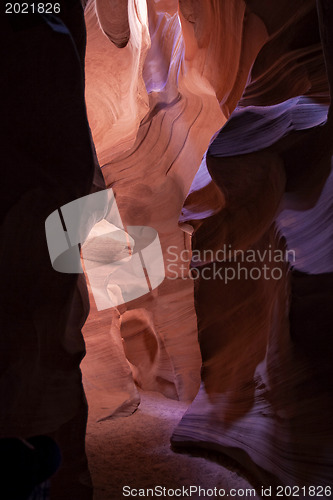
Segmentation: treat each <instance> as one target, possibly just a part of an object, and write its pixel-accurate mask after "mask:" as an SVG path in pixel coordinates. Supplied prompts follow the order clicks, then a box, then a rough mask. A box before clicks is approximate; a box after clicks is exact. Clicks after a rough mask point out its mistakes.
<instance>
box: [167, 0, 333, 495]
mask: <svg viewBox="0 0 333 500" xmlns="http://www.w3.org/2000/svg"><path fill="white" fill-rule="evenodd" d="M319 13H320V16H319V19H320V28H321V33H322V40H323V49H324V54H325V56H326V64H327V74H328V76H329V77H330V76H331V68H332V62H333V60H332V37H331V35H328V29H329V28H328V26H329V25H330V22H332V19H333V9H332V6H331V5H329V4H328V3H325V2H319ZM317 31H318V32H319V30H318V29H317ZM270 43H271V42H269V43H268V44H267V47H264V49H263V50H262V52H261V54H260V55H259V57H258V59H257V61H256V63H255V65H254V68H253V73H252V75H254V74H255V71H256V65H257V63H258V61H260V58H261V57H263V54H264V53H265V50H268V49H269V44H270ZM321 58H322V56H321ZM258 64H259V63H258ZM320 64H321V66H322V61H321V63H320ZM277 66H278V65H277ZM257 67H258V65H257ZM302 70H305V71H306V65H305V67H302ZM268 71H269V70H267V74H268ZM287 74H288V72H287ZM310 74H311V72H309V73H308V75H310ZM291 75H292V74H290V75H288V78H291ZM267 81H268V80H267ZM319 81H320V82H321V84H320V85H323V84H324V83H326V85H325V87H324V89H323V88H322V90H325V95H324V96H322V98H321V99H318V97H317V96H315V95H314V96H313V97H312V98H301V99H299V98H297V99H291V100H288V101H286V102H284V103H281V104H277V105H274V104H275V103H276V100H275V99H276V97H275V95H274V87H270V88H271V89H272V91H273V93H272V100H271V101H269V102H267V101H263V100H262V99H263V96H265V99H267V97H268V95H269V94H268V90H267V91H266V92H264V93H262V94H261V95H259V94H258V96H257V99H258V100H257V102H256V104H263V103H265V104H266V105H267V104H273V106H269V107H265V108H262V107H257V106H250V107H248V108H244V107H239V108H238V109H237V110H236V111H235V113H234V114H233V115H232V116H231V119H230V121H229V122H228V124H227V125H226V126H225V127H224V128H223V129H222V130H221V132H220V133H219V135H218V136H217V137H216V139H215V140H214V142H213V143H212V144H211V146H210V148H209V150H208V154H207V160H206V161H207V166H208V171H209V173H210V174H211V176H212V178H213V180H214V181H215V183H216V184H217V185H218V186H219V188H220V189H221V191H222V192H223V193H224V195H225V198H226V205H225V208H224V209H223V210H221V211H220V212H219V213H218V214H216V215H214V216H211V217H210V218H208V219H206V220H204V221H203V222H202V223H201V225H200V226H199V227H198V229H197V231H196V233H195V235H194V238H193V247H194V249H196V250H198V251H200V252H201V253H203V252H204V251H205V250H207V249H209V248H213V250H214V252H215V253H214V262H212V263H210V264H207V265H206V267H207V269H208V271H210V272H211V274H212V272H213V271H214V272H215V273H216V271H217V270H221V271H222V273H221V276H222V278H220V276H218V279H215V280H210V281H209V280H207V279H205V276H207V270H206V272H205V273H204V270H205V268H206V267H205V266H202V267H201V276H200V279H199V280H198V282H197V287H196V289H195V304H196V312H197V317H198V329H199V340H200V348H201V352H202V357H203V369H202V385H201V389H200V391H199V394H198V395H197V397H196V399H195V401H194V402H193V404H192V405H191V407H190V408H189V410H188V412H187V413H186V414H185V416H184V417H183V419H182V421H181V423H180V424H179V426H178V427H177V429H176V430H175V432H174V434H173V436H172V443H173V445H174V446H175V447H176V448H179V447H180V448H182V447H185V448H186V449H187V448H189V447H203V448H208V449H213V450H219V451H221V452H223V453H226V454H228V455H230V456H232V457H233V458H236V459H237V460H238V461H239V462H240V463H242V464H243V465H244V466H245V467H246V468H247V469H248V470H250V471H251V472H252V473H253V474H254V477H255V478H256V479H257V481H258V483H259V484H260V483H261V484H262V485H265V486H274V491H275V492H277V488H276V487H277V486H278V485H282V486H285V485H288V486H294V487H295V488H296V490H294V491H298V493H299V495H300V496H301V497H306V498H310V497H311V496H312V495H313V494H314V490H311V489H310V486H312V485H316V486H317V487H319V489H316V492H317V493H315V494H318V495H319V494H320V493H321V492H322V490H321V487H323V488H325V487H326V486H327V487H332V485H333V479H332V474H331V470H332V465H333V432H332V430H331V419H332V411H333V404H332V401H333V399H332V395H333V394H332V391H333V386H332V363H331V360H332V354H333V351H332V349H333V344H332V339H331V337H332V336H331V332H332V319H333V316H332V312H331V303H332V284H333V282H332V280H333V274H332V245H333V239H332V228H331V206H332V194H331V190H330V185H331V182H332V177H331V175H330V172H331V156H332V132H333V129H332V122H331V112H330V109H328V107H327V106H325V104H324V103H325V102H329V100H328V85H327V78H326V77H325V74H324V73H322V74H320V78H318V75H317V76H316V77H315V81H314V83H313V84H312V83H311V81H310V83H311V85H310V86H309V89H312V91H313V93H314V94H316V93H317V91H318V90H319V88H316V86H317V83H318V82H319ZM298 83H299V81H298ZM254 86H255V84H253V85H252V84H250V85H249V87H248V88H247V90H246V91H245V94H244V98H243V99H242V101H241V104H242V106H245V105H246V104H247V102H246V101H247V97H248V96H250V95H251V92H250V90H252V89H253V88H254ZM251 87H252V89H251ZM258 88H259V86H258ZM282 91H283V86H282ZM310 91H311V90H310ZM293 92H294V89H293V87H292V80H291V85H290V93H289V94H287V95H284V94H283V92H282V96H281V98H280V99H279V100H281V101H282V100H283V98H284V97H291V96H292V95H293ZM302 93H306V92H302ZM252 96H253V98H254V94H252ZM250 102H252V103H253V101H251V99H250ZM327 111H328V118H327ZM188 215H189V214H187V216H188ZM197 219H198V218H197V217H196V221H195V222H196V224H197ZM187 221H188V222H191V221H190V220H188V219H187ZM224 247H226V248H227V249H228V250H229V249H231V251H229V253H227V254H226V258H225V260H224V261H223V262H219V259H218V250H219V249H221V248H224ZM236 249H242V250H243V254H240V255H238V256H236V257H235V254H234V253H233V252H234V250H236ZM279 252H282V253H284V254H285V257H284V258H283V259H281V261H280V257H279V256H281V253H279ZM253 255H254V256H255V258H253ZM250 256H251V259H250V258H249V257H250ZM243 259H245V262H244V261H243ZM288 261H289V262H288ZM263 264H264V265H263ZM265 265H266V266H267V268H266V269H264V266H265ZM227 270H228V271H227ZM231 271H234V272H231ZM258 271H261V272H258ZM223 273H224V274H223ZM208 275H209V273H208ZM266 275H267V276H269V279H267V278H266ZM228 276H229V278H230V276H231V277H232V278H231V280H230V281H229V282H228V283H227V277H228ZM235 276H236V278H235V279H234V277H235ZM223 278H224V279H223Z"/></svg>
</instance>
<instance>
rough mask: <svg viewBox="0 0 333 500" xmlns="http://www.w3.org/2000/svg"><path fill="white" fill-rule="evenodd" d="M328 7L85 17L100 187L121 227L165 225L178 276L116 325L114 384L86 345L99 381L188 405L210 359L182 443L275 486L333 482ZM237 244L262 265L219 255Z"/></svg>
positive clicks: (132, 8)
mask: <svg viewBox="0 0 333 500" xmlns="http://www.w3.org/2000/svg"><path fill="white" fill-rule="evenodd" d="M318 5H319V12H320V16H319V19H320V22H318V17H317V10H316V3H315V1H314V0H306V1H304V0H297V1H295V2H293V4H292V5H290V2H287V0H285V1H282V2H279V4H277V3H276V2H273V1H269V2H267V1H266V0H265V1H264V0H248V1H243V0H233V1H228V2H221V1H219V0H207V1H205V2H202V1H199V0H182V1H179V2H177V1H176V0H149V1H147V2H144V1H139V0H129V1H128V3H127V11H126V9H125V6H124V3H120V2H113V1H111V2H103V1H101V2H98V0H96V2H95V1H94V0H91V1H90V2H88V4H87V7H86V11H85V12H86V23H87V34H88V44H87V58H86V87H87V89H86V99H87V106H88V117H89V121H90V125H91V128H92V134H93V138H94V143H95V146H96V151H97V156H98V159H99V162H100V164H101V167H102V172H103V176H104V179H105V182H106V185H107V186H108V187H112V188H113V190H114V192H115V195H116V200H117V204H118V207H119V210H120V213H121V217H122V220H123V222H124V224H125V226H126V225H144V226H147V225H148V226H152V227H153V228H154V229H156V230H157V231H158V234H159V237H160V240H161V245H162V249H163V252H164V258H165V270H166V279H165V280H164V282H163V284H162V285H160V287H158V288H157V289H156V290H155V291H153V292H152V293H150V294H148V295H146V296H144V297H142V298H140V299H136V300H135V301H132V302H131V303H128V304H126V306H122V307H119V308H118V311H113V313H112V314H113V322H111V314H110V316H108V315H107V312H105V313H103V318H105V320H106V323H107V318H108V317H109V318H110V327H108V326H107V325H106V324H105V325H104V326H103V328H102V329H101V330H100V332H101V333H102V336H104V339H103V340H101V342H102V345H104V346H105V351H104V352H103V367H100V375H99V373H98V370H99V368H98V357H99V354H98V351H99V350H100V349H101V345H97V344H98V343H97V342H95V341H94V340H93V336H91V338H88V337H89V335H87V360H88V357H89V356H91V359H95V361H94V362H93V365H92V366H94V373H92V372H91V373H90V375H89V373H87V374H88V375H89V377H90V382H89V377H88V380H87V383H88V384H89V383H92V384H93V383H94V381H93V380H92V379H91V377H92V378H94V377H95V379H96V377H97V378H99V379H100V380H102V382H101V384H102V386H103V387H102V389H101V390H103V391H104V392H105V400H106V399H107V397H108V395H109V397H110V398H112V380H113V378H114V380H115V381H116V382H115V385H116V387H117V389H119V393H121V391H122V388H124V387H126V390H125V391H124V392H125V393H126V394H125V395H124V396H123V402H125V401H126V398H128V394H132V396H131V397H132V398H133V399H132V401H135V398H136V397H137V396H136V392H135V387H134V382H136V383H137V384H138V385H139V386H140V387H142V388H143V389H150V390H158V391H161V392H163V393H164V394H165V395H167V396H169V397H172V398H179V399H183V400H191V399H193V397H194V396H195V394H196V393H197V390H198V386H199V382H200V380H199V379H200V366H201V357H202V361H203V367H202V384H201V388H200V391H199V393H198V395H197V397H196V398H195V400H194V402H193V404H192V405H191V407H190V409H189V410H188V412H187V413H186V415H185V416H184V418H183V419H182V421H181V423H180V425H179V426H178V427H177V429H176V431H175V433H174V435H173V438H172V443H173V445H174V446H177V447H178V448H181V447H185V448H186V449H187V448H188V447H189V446H201V447H204V448H213V449H218V450H220V451H222V452H224V453H228V454H230V455H231V456H233V457H235V458H237V460H239V461H240V462H242V463H243V464H245V465H246V466H247V467H248V468H249V469H251V470H252V471H253V472H255V473H256V475H257V477H258V478H260V480H261V481H262V483H263V484H264V483H266V484H273V482H275V483H276V484H290V485H300V486H301V485H306V484H311V485H314V484H316V485H322V486H323V485H328V484H331V482H332V480H331V474H330V470H331V467H332V458H331V457H332V431H331V430H330V425H329V424H330V417H331V414H332V413H331V410H332V402H331V401H332V391H331V389H332V388H331V385H330V382H329V381H330V377H331V368H330V363H329V361H328V360H329V359H330V356H329V354H328V353H330V352H331V351H330V347H329V346H330V337H329V332H330V329H331V324H332V322H331V316H330V313H329V301H330V293H331V292H330V285H331V272H332V259H331V248H332V247H331V244H332V241H331V233H330V232H329V224H330V221H331V218H330V217H331V216H330V213H331V212H330V208H331V197H330V190H329V189H328V187H327V186H328V184H327V183H328V182H331V181H328V180H327V179H328V178H329V175H330V170H331V155H332V146H331V144H332V121H331V113H330V109H329V110H328V104H329V102H330V98H329V83H328V82H329V81H331V76H332V46H333V45H332V35H331V33H330V29H329V26H330V21H331V20H332V7H331V5H330V3H329V2H328V1H326V0H322V1H319V2H318ZM116 19H118V20H119V22H117V23H115V22H114V20H116ZM325 62H326V66H325ZM325 68H327V72H326V70H325ZM327 75H328V76H329V79H328V78H327ZM237 105H238V107H237V109H236V111H234V110H235V108H236V106H237ZM327 113H328V118H327ZM229 117H230V119H229ZM228 119H229V120H228ZM227 120H228V121H227ZM221 127H223V128H222V129H221ZM219 130H220V132H218V131H219ZM208 147H209V149H208V152H207V148H208ZM206 152H207V153H206ZM319 221H320V223H319ZM309 231H311V233H309ZM320 241H322V242H323V243H325V246H326V245H327V250H326V251H325V250H323V249H322V250H321V253H320V259H321V261H322V262H324V264H321V265H319V264H318V261H319V257H318V256H317V257H315V256H314V255H313V251H314V249H315V248H316V249H317V251H319V250H318V248H319V246H320ZM295 246H296V247H297V248H295ZM225 249H227V251H228V250H230V249H231V250H239V251H242V252H243V255H252V260H251V259H250V260H246V259H245V260H244V262H243V261H242V260H241V257H239V256H238V258H236V259H232V258H230V256H229V254H228V253H224V260H220V259H219V256H220V255H221V251H222V252H223V251H225ZM227 251H226V252H227ZM294 251H295V254H294V253H293V252H294ZM191 252H192V259H193V263H192V265H193V266H194V265H197V267H198V269H197V271H196V273H197V274H196V279H193V274H192V275H191V276H192V277H191V278H190V277H189V276H188V272H189V267H190V261H191ZM249 252H250V253H249ZM240 255H242V254H240ZM281 255H283V258H280V259H279V258H278V257H276V259H274V256H281ZM294 255H296V256H297V258H296V262H295V259H294ZM300 256H302V257H300ZM194 257H196V260H195V259H194ZM301 258H302V259H303V260H304V261H305V263H304V262H303V264H304V265H303V264H301V263H299V264H298V259H301ZM237 259H238V260H237ZM225 260H226V261H225ZM288 260H289V261H288ZM258 263H259V271H260V273H259V275H258V271H257V267H258ZM239 264H241V268H242V269H241V271H239ZM307 264H308V266H307ZM226 268H228V273H229V274H228V276H226V274H223V273H225V272H226ZM239 273H240V274H239ZM230 276H234V277H233V278H232V279H230V280H229V277H230ZM267 276H268V277H267ZM207 277H208V279H207ZM228 280H229V282H226V281H228ZM193 297H194V299H193ZM309 304H312V305H311V307H309ZM319 304H320V307H319ZM310 311H311V313H310ZM196 317H197V318H196ZM196 319H197V326H196ZM310 319H311V321H310ZM197 327H198V328H197ZM104 328H105V329H109V328H111V330H110V333H111V337H112V339H111V337H109V340H108V335H109V334H107V335H104V333H105V330H103V329H104ZM91 332H92V333H93V330H91ZM198 332H199V343H200V350H201V356H200V352H199V346H198V344H197V334H198ZM303 332H304V333H303ZM316 332H318V333H317V334H318V340H317V339H315V338H314V336H315V335H316ZM120 338H122V339H123V342H122V346H121V342H120ZM108 342H112V343H113V344H114V345H117V350H118V352H119V356H121V357H122V359H121V361H119V363H120V364H121V366H122V368H121V369H120V372H119V373H118V374H117V375H115V374H114V373H113V371H112V370H113V369H112V366H111V364H112V356H113V354H112V348H111V347H110V345H111V344H108ZM314 345H315V346H316V348H314ZM324 346H326V347H327V349H326V353H324V350H325V349H324ZM121 347H122V348H121ZM89 350H90V351H89ZM324 359H325V360H326V361H325V362H323V360H324ZM108 360H109V362H108ZM117 363H118V361H117ZM127 363H128V364H129V366H130V367H131V371H129V370H128V368H127V367H128V364H127ZM108 364H109V368H108ZM119 366H120V365H119ZM108 369H109V370H110V372H109V373H108V376H109V377H110V380H108V376H106V371H108ZM116 379H117V380H116ZM120 399H121V398H120ZM118 403H119V404H120V406H121V404H122V402H121V401H120V400H119V401H118ZM118 403H117V405H118ZM109 406H110V408H109V410H108V411H109V414H112V411H113V410H112V408H111V407H112V404H111V403H110V405H109ZM118 406H119V405H118ZM105 416H106V415H105V414H104V415H103V416H102V417H103V418H104V417H105ZM299 457H302V458H301V459H300V458H299Z"/></svg>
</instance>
